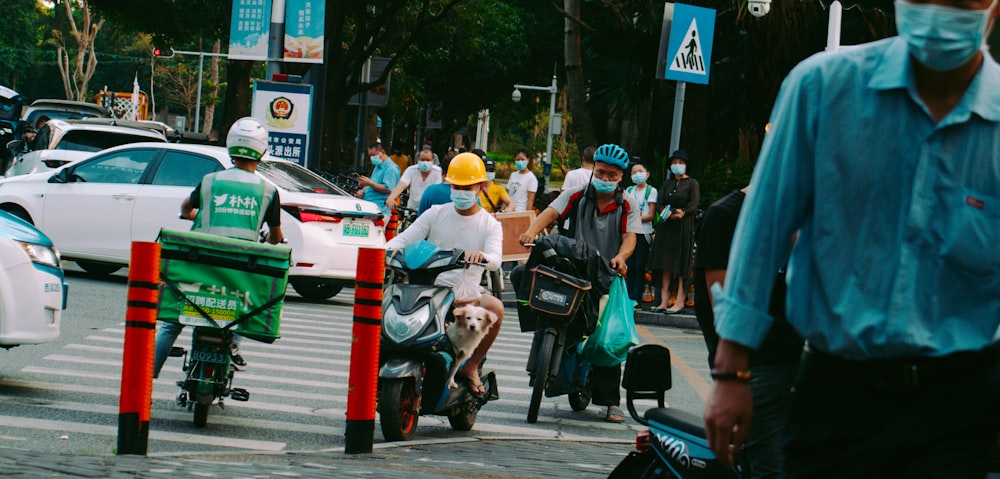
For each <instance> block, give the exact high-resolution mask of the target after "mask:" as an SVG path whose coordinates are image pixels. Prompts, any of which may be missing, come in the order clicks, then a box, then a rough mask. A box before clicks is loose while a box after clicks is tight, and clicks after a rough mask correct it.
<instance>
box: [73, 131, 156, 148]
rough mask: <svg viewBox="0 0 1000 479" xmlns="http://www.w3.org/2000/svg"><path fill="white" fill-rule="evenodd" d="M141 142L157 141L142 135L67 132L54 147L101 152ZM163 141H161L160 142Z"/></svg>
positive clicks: (107, 132)
mask: <svg viewBox="0 0 1000 479" xmlns="http://www.w3.org/2000/svg"><path fill="white" fill-rule="evenodd" d="M141 141H157V140H156V138H153V137H150V136H143V135H129V134H125V133H113V132H110V131H88V130H71V131H67V132H66V134H64V135H63V137H62V139H60V140H59V144H58V145H56V147H55V149H57V150H73V151H101V150H104V149H107V148H111V147H112V146H118V145H125V144H128V143H139V142H141ZM160 141H163V140H160Z"/></svg>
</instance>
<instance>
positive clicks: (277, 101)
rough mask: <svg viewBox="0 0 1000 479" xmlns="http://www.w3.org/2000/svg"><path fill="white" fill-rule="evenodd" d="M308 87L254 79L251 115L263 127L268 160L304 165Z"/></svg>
mask: <svg viewBox="0 0 1000 479" xmlns="http://www.w3.org/2000/svg"><path fill="white" fill-rule="evenodd" d="M312 93H313V86H312V85H303V84H301V83H284V82H272V81H264V80H254V84H253V108H252V110H251V116H253V117H254V118H257V119H260V120H262V121H263V122H264V124H265V125H267V132H268V152H269V153H270V154H271V156H272V157H275V158H279V159H282V160H288V161H292V162H295V163H298V164H300V165H302V166H306V159H307V158H308V152H309V125H310V123H311V121H312V114H311V106H312Z"/></svg>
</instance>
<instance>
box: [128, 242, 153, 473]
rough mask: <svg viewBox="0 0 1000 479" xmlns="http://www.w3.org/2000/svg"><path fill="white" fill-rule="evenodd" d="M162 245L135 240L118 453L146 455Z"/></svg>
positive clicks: (130, 262)
mask: <svg viewBox="0 0 1000 479" xmlns="http://www.w3.org/2000/svg"><path fill="white" fill-rule="evenodd" d="M159 284H160V244H159V243H149V242H142V241H134V242H132V256H131V258H130V260H129V269H128V303H127V308H126V309H125V350H124V353H123V354H122V382H121V400H120V403H119V408H118V454H119V455H121V454H141V455H146V449H147V446H148V444H149V409H150V407H151V406H152V400H153V350H154V348H155V345H156V308H157V303H158V302H159V297H160V291H159Z"/></svg>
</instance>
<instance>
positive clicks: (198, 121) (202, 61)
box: [194, 52, 205, 133]
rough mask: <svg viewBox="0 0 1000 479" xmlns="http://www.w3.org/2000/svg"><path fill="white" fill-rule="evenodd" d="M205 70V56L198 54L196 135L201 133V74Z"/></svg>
mask: <svg viewBox="0 0 1000 479" xmlns="http://www.w3.org/2000/svg"><path fill="white" fill-rule="evenodd" d="M204 70H205V54H204V53H203V52H198V94H197V95H195V96H196V97H197V100H195V104H197V105H198V107H197V108H195V109H194V131H195V132H196V133H201V85H202V83H201V74H202V71H204Z"/></svg>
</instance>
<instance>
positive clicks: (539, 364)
mask: <svg viewBox="0 0 1000 479" xmlns="http://www.w3.org/2000/svg"><path fill="white" fill-rule="evenodd" d="M539 334H540V340H539V344H538V349H537V351H536V354H535V367H534V369H533V371H532V372H531V374H532V380H533V384H532V388H531V402H530V403H529V404H528V422H529V423H531V424H534V423H535V422H536V421H538V410H539V409H541V407H542V394H543V393H544V392H545V386H546V384H547V383H548V382H549V364H551V361H552V348H554V347H555V344H556V333H555V332H554V331H551V330H546V331H542V332H540V333H539Z"/></svg>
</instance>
